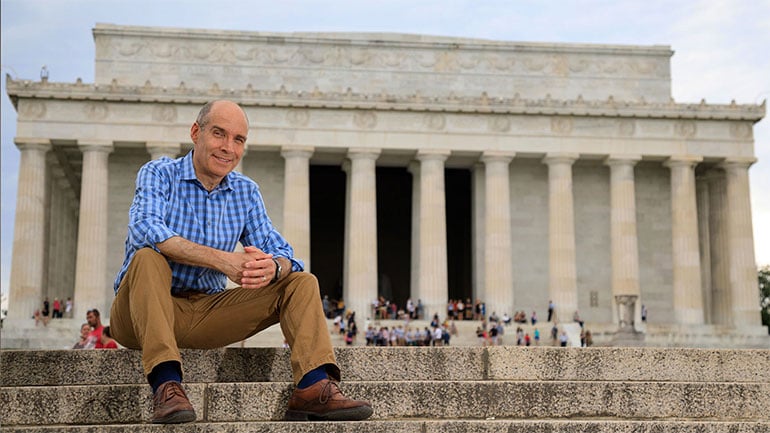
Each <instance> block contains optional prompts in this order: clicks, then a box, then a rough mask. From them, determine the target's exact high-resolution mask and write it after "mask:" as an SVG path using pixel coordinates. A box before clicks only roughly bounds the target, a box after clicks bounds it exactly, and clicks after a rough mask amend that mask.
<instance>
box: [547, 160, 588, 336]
mask: <svg viewBox="0 0 770 433" xmlns="http://www.w3.org/2000/svg"><path fill="white" fill-rule="evenodd" d="M579 157H580V155H578V154H576V153H575V154H573V153H549V154H547V155H546V156H545V158H543V162H544V163H545V164H547V165H548V242H549V254H548V264H549V285H548V286H549V291H550V299H551V300H553V302H554V303H555V304H556V311H555V313H556V320H558V321H559V322H571V321H572V315H573V314H574V313H575V311H576V310H577V308H578V299H577V269H576V265H575V210H574V207H573V202H574V198H573V193H572V164H573V163H574V162H575V161H576V160H577V159H578V158H579Z"/></svg>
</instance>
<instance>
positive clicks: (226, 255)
mask: <svg viewBox="0 0 770 433" xmlns="http://www.w3.org/2000/svg"><path fill="white" fill-rule="evenodd" d="M155 246H156V247H157V248H158V251H160V252H161V254H163V255H164V256H166V257H167V258H168V259H170V260H172V261H174V262H177V263H181V264H185V265H192V266H202V267H206V268H211V269H215V270H217V271H219V272H222V273H223V274H225V275H227V277H228V278H229V279H231V280H232V281H233V282H235V283H236V284H239V285H240V286H241V287H243V288H246V289H258V288H261V287H265V286H266V285H268V284H269V283H270V281H271V280H272V279H273V276H274V275H275V263H274V262H273V260H272V257H273V256H272V254H266V253H264V252H262V251H261V250H259V249H258V248H255V247H246V248H244V251H243V252H232V253H231V252H227V251H222V250H218V249H216V248H211V247H207V246H205V245H200V244H197V243H195V242H192V241H189V240H187V239H185V238H183V237H181V236H173V237H171V238H169V239H166V240H165V241H163V242H159V243H157V244H156V245H155ZM279 260H280V259H279ZM284 260H285V259H284ZM283 264H284V262H281V265H282V266H283Z"/></svg>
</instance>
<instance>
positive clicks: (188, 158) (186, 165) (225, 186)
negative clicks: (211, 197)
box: [179, 150, 235, 192]
mask: <svg viewBox="0 0 770 433" xmlns="http://www.w3.org/2000/svg"><path fill="white" fill-rule="evenodd" d="M179 168H180V170H181V178H182V179H183V180H187V181H194V182H197V183H198V185H200V186H201V187H203V184H202V183H201V181H200V180H198V177H197V176H195V167H194V166H193V151H192V150H191V151H189V152H187V155H185V156H184V157H183V158H182V160H181V164H180V167H179ZM233 176H235V175H234V174H233V172H232V171H231V172H230V173H227V176H225V177H224V178H223V179H222V181H221V182H219V185H217V186H216V187H215V188H214V190H213V191H211V192H214V191H216V190H220V189H221V190H231V189H233V188H232V186H231V184H232V182H231V178H232V177H233Z"/></svg>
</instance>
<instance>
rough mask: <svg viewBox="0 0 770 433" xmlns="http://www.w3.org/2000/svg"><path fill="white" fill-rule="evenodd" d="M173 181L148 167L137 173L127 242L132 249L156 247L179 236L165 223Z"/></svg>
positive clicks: (153, 168) (164, 174)
mask: <svg viewBox="0 0 770 433" xmlns="http://www.w3.org/2000/svg"><path fill="white" fill-rule="evenodd" d="M172 183H173V179H171V177H170V176H168V175H167V174H166V173H165V172H164V171H162V170H157V169H156V168H155V167H153V166H152V165H151V164H148V165H145V166H144V167H142V168H141V169H140V170H139V173H138V174H137V177H136V192H135V195H134V202H133V203H132V204H131V209H130V210H129V223H128V242H129V243H130V244H131V245H132V246H133V248H134V249H135V250H139V249H141V248H145V247H150V248H153V249H155V250H156V251H157V250H158V248H157V247H156V245H157V244H158V243H160V242H163V241H165V240H167V239H169V238H171V237H174V236H177V235H178V234H177V233H176V232H174V231H173V230H171V229H170V228H169V227H168V225H167V224H166V221H165V218H166V214H167V213H168V209H167V208H168V206H169V203H170V202H171V197H170V196H171V193H172Z"/></svg>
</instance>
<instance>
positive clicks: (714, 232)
mask: <svg viewBox="0 0 770 433" xmlns="http://www.w3.org/2000/svg"><path fill="white" fill-rule="evenodd" d="M705 180H706V185H707V186H708V204H709V218H708V222H709V225H708V232H709V267H710V271H711V272H710V281H711V285H710V287H711V322H710V323H713V324H715V325H732V321H733V319H732V315H733V312H732V310H733V308H732V297H731V295H730V250H729V244H728V243H729V234H728V231H727V183H726V181H725V173H724V171H723V170H720V169H712V170H710V171H709V173H708V174H707V175H706V177H705Z"/></svg>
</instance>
